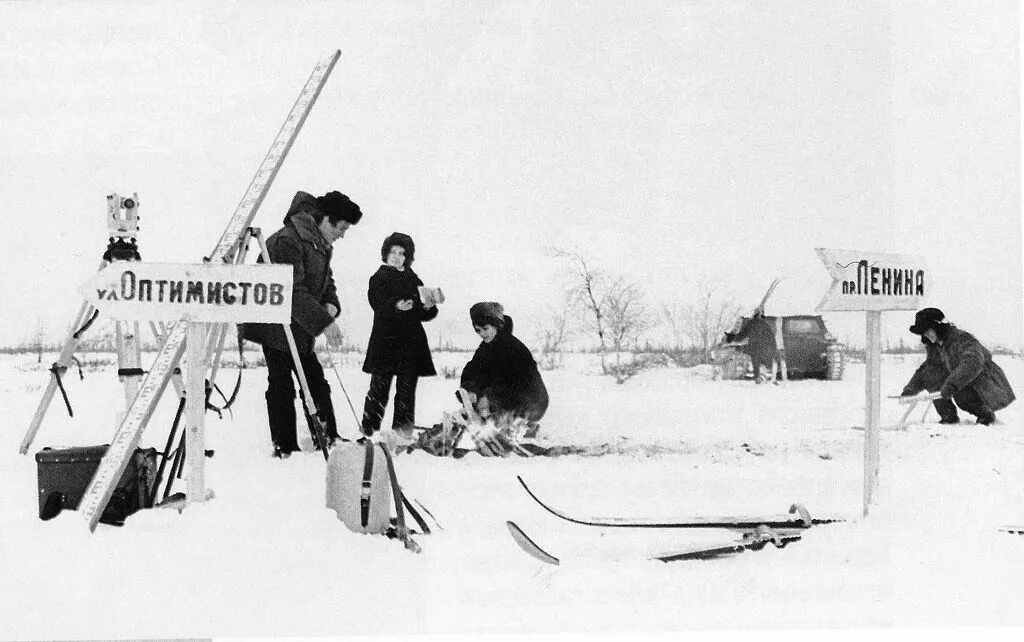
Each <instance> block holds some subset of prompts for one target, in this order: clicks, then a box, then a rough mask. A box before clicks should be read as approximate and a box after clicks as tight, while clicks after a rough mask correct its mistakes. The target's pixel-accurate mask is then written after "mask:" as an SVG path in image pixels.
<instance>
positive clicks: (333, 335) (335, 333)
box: [324, 321, 345, 348]
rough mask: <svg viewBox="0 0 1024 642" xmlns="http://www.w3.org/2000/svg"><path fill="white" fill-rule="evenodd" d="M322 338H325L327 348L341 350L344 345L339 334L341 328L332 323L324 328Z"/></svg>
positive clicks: (343, 340)
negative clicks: (331, 347)
mask: <svg viewBox="0 0 1024 642" xmlns="http://www.w3.org/2000/svg"><path fill="white" fill-rule="evenodd" d="M324 336H326V337H327V346H328V347H330V346H337V347H338V348H341V347H342V346H343V345H344V342H345V337H344V336H343V335H342V334H341V328H339V327H338V324H337V323H336V322H334V321H332V322H331V323H330V324H329V325H328V326H327V327H326V328H324Z"/></svg>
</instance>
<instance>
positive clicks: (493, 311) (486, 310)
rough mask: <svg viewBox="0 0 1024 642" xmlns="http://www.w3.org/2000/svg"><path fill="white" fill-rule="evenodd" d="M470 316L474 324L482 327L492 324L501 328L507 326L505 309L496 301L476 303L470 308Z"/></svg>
mask: <svg viewBox="0 0 1024 642" xmlns="http://www.w3.org/2000/svg"><path fill="white" fill-rule="evenodd" d="M469 318H470V320H471V321H472V322H473V325H475V326H478V327H481V328H482V327H483V326H485V325H492V326H494V327H495V328H497V329H499V330H501V329H502V328H504V327H505V309H504V308H502V307H501V304H500V303H497V302H495V301H481V302H480V303H474V304H473V306H472V307H471V308H469Z"/></svg>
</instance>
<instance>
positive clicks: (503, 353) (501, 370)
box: [461, 302, 548, 429]
mask: <svg viewBox="0 0 1024 642" xmlns="http://www.w3.org/2000/svg"><path fill="white" fill-rule="evenodd" d="M469 317H470V319H471V320H472V321H473V329H474V330H476V332H477V334H479V335H480V338H481V339H483V341H482V342H481V343H480V346H479V347H478V348H477V349H476V352H475V353H474V354H473V358H472V359H471V360H470V362H469V363H467V364H466V366H465V367H464V368H463V369H462V380H461V386H462V388H463V389H464V390H466V391H467V392H469V393H470V395H471V397H470V400H471V401H472V402H473V403H474V406H475V407H476V409H477V411H478V412H480V414H481V415H483V416H484V418H486V415H487V414H489V415H490V416H492V417H494V419H495V421H496V422H497V423H499V424H500V423H502V422H504V421H510V420H513V419H525V420H526V422H527V424H529V425H530V426H531V427H533V428H534V429H536V424H537V422H538V421H540V419H541V417H543V416H544V413H545V412H547V409H548V391H547V388H546V387H545V386H544V381H543V380H542V379H541V376H540V371H539V370H538V369H537V362H536V361H534V359H533V355H532V354H530V349H529V348H527V347H526V346H525V345H523V342H522V341H520V340H519V339H517V338H516V337H515V336H513V335H512V327H513V325H512V318H511V317H509V316H508V315H506V314H505V312H504V310H503V309H502V307H501V304H499V303H494V302H483V303H477V304H475V305H473V307H471V308H470V309H469Z"/></svg>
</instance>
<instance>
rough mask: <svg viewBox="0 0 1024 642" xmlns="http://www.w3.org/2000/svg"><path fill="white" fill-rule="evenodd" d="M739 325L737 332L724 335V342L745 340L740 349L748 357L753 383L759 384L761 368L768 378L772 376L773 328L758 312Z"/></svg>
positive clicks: (774, 356) (773, 357) (775, 351)
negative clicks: (751, 367)
mask: <svg viewBox="0 0 1024 642" xmlns="http://www.w3.org/2000/svg"><path fill="white" fill-rule="evenodd" d="M741 323H742V326H741V327H740V329H739V331H737V332H726V333H725V340H726V341H727V342H730V343H732V342H738V341H742V340H743V339H746V340H747V345H746V346H743V347H742V348H741V349H742V350H743V352H746V353H747V354H748V355H750V361H751V364H752V365H753V367H754V383H761V381H762V378H761V366H764V367H765V368H767V369H768V373H769V374H768V376H769V377H770V376H772V375H771V373H772V364H773V363H775V359H776V356H777V355H776V353H777V350H776V344H775V328H773V327H772V324H771V323H769V322H768V319H766V318H765V316H764V313H763V312H761V311H760V310H758V311H757V312H755V313H754V316H753V317H751V318H750V319H748V320H745V321H743V320H741ZM765 380H767V379H765Z"/></svg>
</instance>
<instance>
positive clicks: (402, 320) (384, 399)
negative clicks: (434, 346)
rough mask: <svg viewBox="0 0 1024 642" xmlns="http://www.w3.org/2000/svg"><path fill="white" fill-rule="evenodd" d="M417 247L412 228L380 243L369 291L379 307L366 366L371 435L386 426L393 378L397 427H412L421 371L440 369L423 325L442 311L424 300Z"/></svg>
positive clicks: (366, 426) (366, 429)
mask: <svg viewBox="0 0 1024 642" xmlns="http://www.w3.org/2000/svg"><path fill="white" fill-rule="evenodd" d="M415 253H416V245H415V244H414V243H413V240H412V237H410V236H409V235H408V234H402V233H400V232H395V233H394V234H391V235H390V236H388V237H387V238H386V239H384V243H383V244H382V245H381V248H380V258H381V261H382V262H383V263H384V264H383V265H381V266H380V268H379V269H378V270H377V272H375V273H374V275H373V276H371V277H370V284H369V287H368V289H367V292H366V296H367V299H368V300H369V302H370V307H371V308H373V327H372V329H371V330H370V340H369V343H368V344H367V346H366V359H365V360H364V362H363V372H365V373H367V374H369V375H370V388H369V390H368V391H367V393H366V401H365V402H364V403H363V420H362V429H363V434H365V435H368V436H369V435H372V434H373V433H375V432H377V431H378V430H380V423H381V419H383V417H384V410H385V408H387V405H388V396H389V394H390V392H391V381H392V379H396V380H397V383H396V385H395V408H394V413H393V417H392V428H393V429H394V430H397V431H402V432H409V431H411V430H412V429H413V428H414V427H415V425H416V384H417V382H418V381H419V378H420V377H432V376H434V375H435V374H437V372H436V371H435V370H434V361H433V359H431V357H430V346H429V345H428V344H427V334H426V332H424V331H423V322H424V321H430V320H431V319H433V318H434V317H436V316H437V306H436V305H434V304H433V303H432V302H429V301H428V302H427V303H423V302H422V301H421V300H420V296H419V291H418V289H419V286H421V285H423V281H421V280H420V278H419V277H418V276H417V275H416V273H415V272H413V271H412V262H413V259H414V258H415Z"/></svg>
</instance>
